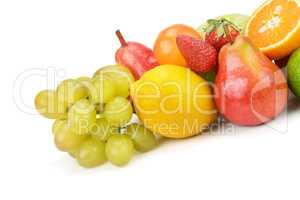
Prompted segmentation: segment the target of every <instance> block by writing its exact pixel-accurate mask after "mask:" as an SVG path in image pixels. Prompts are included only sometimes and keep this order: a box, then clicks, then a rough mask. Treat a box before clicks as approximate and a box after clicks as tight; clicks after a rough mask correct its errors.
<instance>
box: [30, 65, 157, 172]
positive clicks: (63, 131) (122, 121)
mask: <svg viewBox="0 0 300 200" xmlns="http://www.w3.org/2000/svg"><path fill="white" fill-rule="evenodd" d="M133 82H134V78H133V76H132V74H131V73H130V71H129V70H128V69H127V68H125V67H122V66H119V65H112V66H107V67H103V68H100V69H99V70H98V71H96V73H95V74H94V75H93V77H91V78H89V77H79V78H77V79H67V80H64V81H62V82H61V83H60V84H59V85H58V87H57V89H56V90H43V91H41V92H39V93H38V94H37V96H36V97H35V106H36V109H37V111H38V112H39V113H40V114H41V115H42V116H44V117H46V118H49V119H55V121H54V123H53V126H52V133H53V137H54V143H55V145H56V147H57V149H59V150H60V151H63V152H67V153H69V154H70V155H71V156H72V157H74V158H75V159H76V160H77V162H78V164H79V165H80V166H82V167H85V168H92V167H96V166H99V165H102V164H104V163H105V162H107V161H110V162H111V163H112V164H114V165H116V166H124V165H126V164H127V163H128V162H129V161H130V160H131V159H132V157H133V155H134V153H135V151H139V152H147V151H150V150H151V149H153V148H154V147H155V146H156V145H157V139H156V136H155V135H154V134H153V133H152V132H151V131H149V130H148V129H146V128H145V127H144V126H143V125H141V124H136V123H134V124H130V121H131V119H132V115H133V110H134V109H133V105H132V103H131V102H130V100H128V99H129V89H130V85H131V84H132V83H133Z"/></svg>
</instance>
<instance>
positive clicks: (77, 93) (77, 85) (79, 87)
mask: <svg viewBox="0 0 300 200" xmlns="http://www.w3.org/2000/svg"><path fill="white" fill-rule="evenodd" d="M88 94H89V93H88V90H87V88H86V87H85V86H84V85H83V84H81V82H80V81H78V80H76V79H67V80H64V81H63V82H61V83H60V84H59V85H58V87H57V95H58V99H59V102H61V103H64V105H65V106H67V107H70V106H71V105H72V104H74V103H75V102H76V101H78V100H80V99H84V98H86V97H87V96H88Z"/></svg>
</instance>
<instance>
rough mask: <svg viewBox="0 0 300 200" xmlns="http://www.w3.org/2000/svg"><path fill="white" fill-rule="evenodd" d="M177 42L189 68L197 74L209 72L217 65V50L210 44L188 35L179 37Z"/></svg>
mask: <svg viewBox="0 0 300 200" xmlns="http://www.w3.org/2000/svg"><path fill="white" fill-rule="evenodd" d="M176 42H177V46H178V49H179V50H180V52H181V54H182V55H183V57H184V58H185V60H186V62H187V66H188V67H190V68H191V69H192V70H194V71H195V72H198V73H203V72H208V71H210V70H211V69H212V68H213V67H214V66H215V65H216V64H217V59H218V53H217V50H216V49H215V48H214V47H213V46H212V45H210V44H209V43H208V42H206V41H204V40H200V39H196V38H193V37H190V36H187V35H179V36H177V38H176Z"/></svg>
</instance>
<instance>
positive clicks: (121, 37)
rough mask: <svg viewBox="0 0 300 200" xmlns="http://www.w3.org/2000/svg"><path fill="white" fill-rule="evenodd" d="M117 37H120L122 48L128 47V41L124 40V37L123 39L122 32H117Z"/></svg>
mask: <svg viewBox="0 0 300 200" xmlns="http://www.w3.org/2000/svg"><path fill="white" fill-rule="evenodd" d="M116 35H117V37H118V39H119V41H120V43H121V45H122V47H124V46H127V42H126V40H125V39H124V37H123V35H122V33H121V31H120V30H117V31H116Z"/></svg>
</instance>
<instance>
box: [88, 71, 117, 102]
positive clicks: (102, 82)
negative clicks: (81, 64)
mask: <svg viewBox="0 0 300 200" xmlns="http://www.w3.org/2000/svg"><path fill="white" fill-rule="evenodd" d="M92 84H93V87H91V88H89V89H90V91H89V92H90V96H89V98H90V100H91V101H92V102H93V103H95V104H103V103H107V102H109V101H110V100H111V99H113V98H114V97H115V96H116V87H115V84H114V81H113V80H112V79H110V78H109V77H107V76H100V75H99V76H95V77H94V78H93V79H92Z"/></svg>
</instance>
